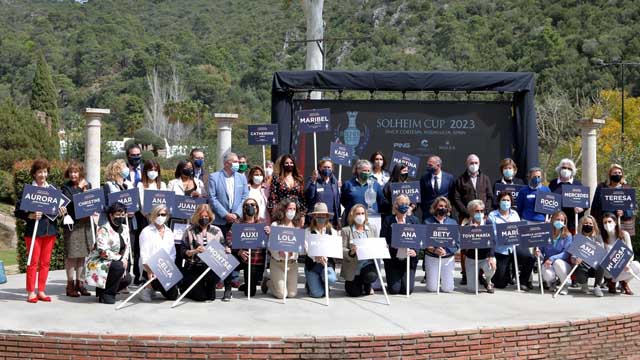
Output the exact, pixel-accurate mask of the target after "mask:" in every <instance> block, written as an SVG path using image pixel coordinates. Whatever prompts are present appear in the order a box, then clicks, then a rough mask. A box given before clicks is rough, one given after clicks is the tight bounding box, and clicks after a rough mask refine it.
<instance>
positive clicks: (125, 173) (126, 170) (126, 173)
mask: <svg viewBox="0 0 640 360" xmlns="http://www.w3.org/2000/svg"><path fill="white" fill-rule="evenodd" d="M120 176H122V178H123V179H126V178H128V177H129V168H124V169H122V170H121V171H120Z"/></svg>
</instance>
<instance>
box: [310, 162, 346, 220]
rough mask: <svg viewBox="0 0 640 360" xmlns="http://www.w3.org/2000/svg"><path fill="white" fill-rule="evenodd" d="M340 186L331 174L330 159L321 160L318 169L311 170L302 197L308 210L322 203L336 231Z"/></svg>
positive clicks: (338, 215)
mask: <svg viewBox="0 0 640 360" xmlns="http://www.w3.org/2000/svg"><path fill="white" fill-rule="evenodd" d="M340 185H342V184H341V182H340V180H338V179H337V178H336V177H335V176H334V174H333V163H332V162H331V160H330V159H322V160H320V162H319V163H318V168H317V169H316V170H313V173H312V174H311V177H310V178H309V181H307V185H306V186H305V189H304V197H305V199H306V201H307V205H308V206H309V208H313V207H315V205H316V204H317V203H324V204H325V206H327V208H328V211H329V212H330V213H331V215H332V216H331V219H330V222H331V224H332V225H333V227H335V228H336V229H340V227H341V226H340V225H341V224H340V223H339V221H338V219H339V217H340Z"/></svg>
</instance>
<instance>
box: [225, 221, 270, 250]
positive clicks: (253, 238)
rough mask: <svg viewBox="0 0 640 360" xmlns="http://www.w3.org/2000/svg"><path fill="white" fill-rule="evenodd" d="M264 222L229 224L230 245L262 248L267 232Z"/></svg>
mask: <svg viewBox="0 0 640 360" xmlns="http://www.w3.org/2000/svg"><path fill="white" fill-rule="evenodd" d="M264 228H265V225H264V224H233V225H232V226H231V235H232V237H231V247H232V248H233V249H264V248H266V247H267V234H266V233H265V232H264Z"/></svg>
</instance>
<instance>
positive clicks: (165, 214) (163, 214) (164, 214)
mask: <svg viewBox="0 0 640 360" xmlns="http://www.w3.org/2000/svg"><path fill="white" fill-rule="evenodd" d="M158 216H167V213H162V214H158Z"/></svg>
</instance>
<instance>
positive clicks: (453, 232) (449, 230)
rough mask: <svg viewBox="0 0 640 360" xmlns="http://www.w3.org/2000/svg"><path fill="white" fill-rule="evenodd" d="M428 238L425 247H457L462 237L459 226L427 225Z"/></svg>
mask: <svg viewBox="0 0 640 360" xmlns="http://www.w3.org/2000/svg"><path fill="white" fill-rule="evenodd" d="M424 226H425V227H426V233H427V234H426V237H425V243H424V247H425V248H427V247H443V248H445V247H455V246H456V244H457V243H458V239H459V237H460V226H458V225H457V224H425V225H424Z"/></svg>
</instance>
